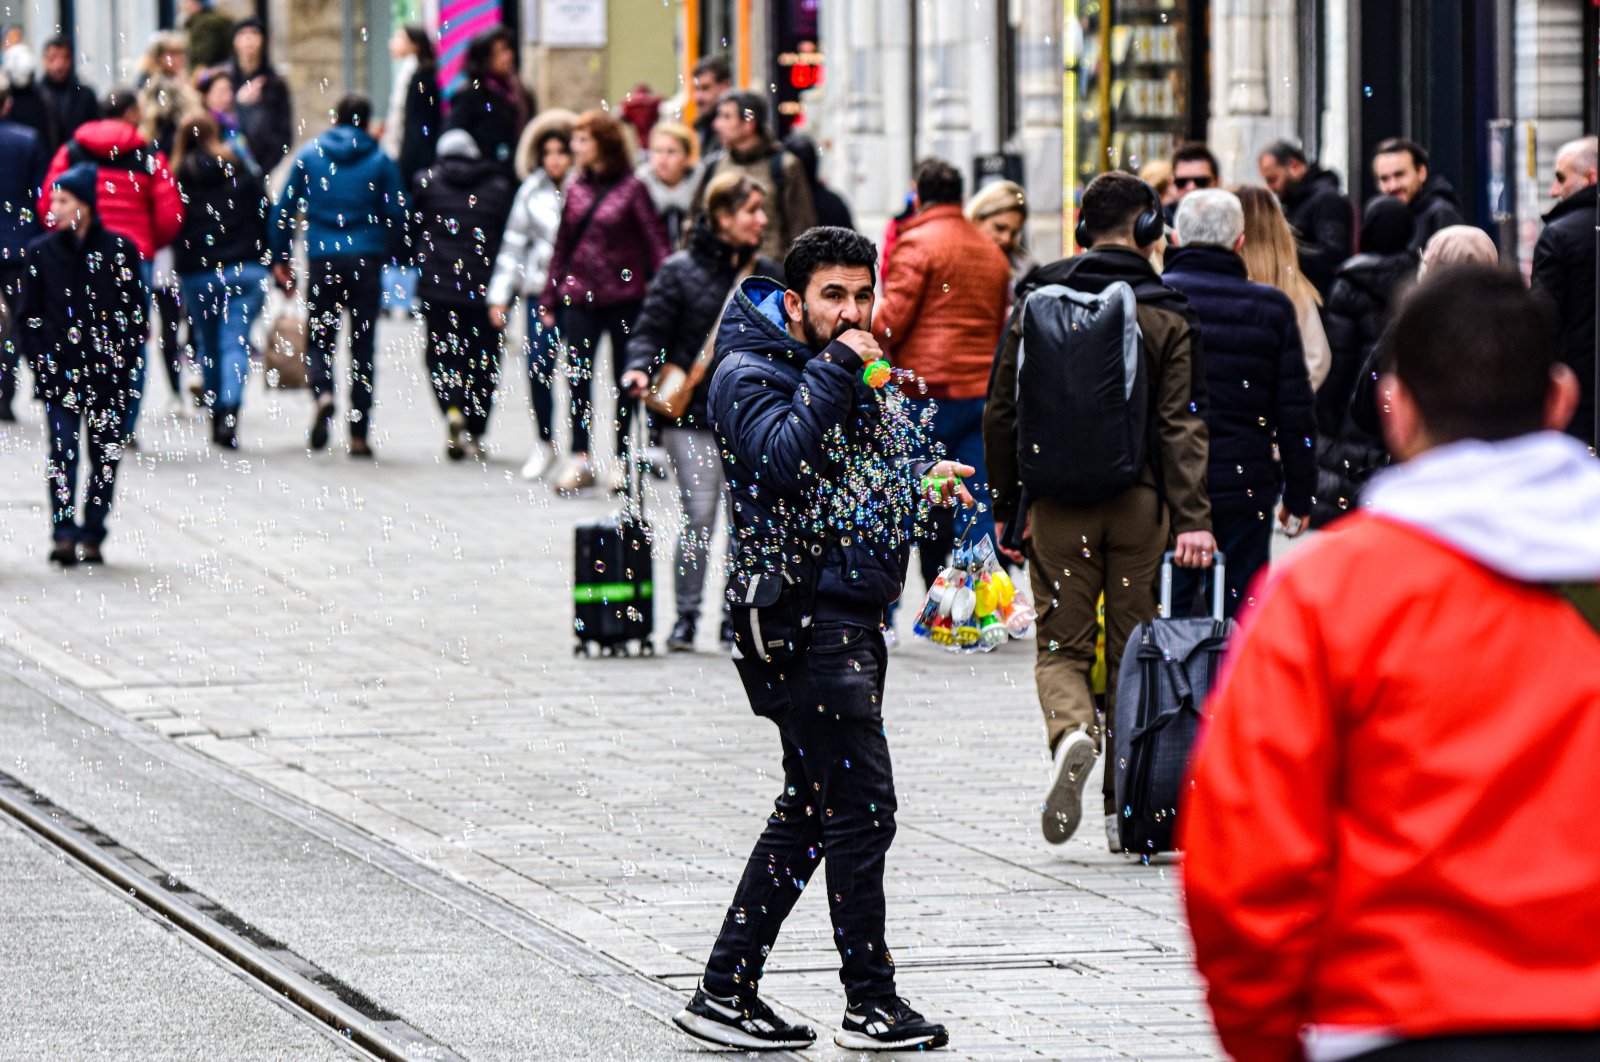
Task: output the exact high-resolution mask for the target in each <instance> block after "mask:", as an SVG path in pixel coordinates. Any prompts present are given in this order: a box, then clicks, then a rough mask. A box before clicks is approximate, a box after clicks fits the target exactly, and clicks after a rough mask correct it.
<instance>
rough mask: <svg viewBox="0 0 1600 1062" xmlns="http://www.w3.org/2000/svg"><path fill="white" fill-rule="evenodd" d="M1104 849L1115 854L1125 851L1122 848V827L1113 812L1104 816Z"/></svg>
mask: <svg viewBox="0 0 1600 1062" xmlns="http://www.w3.org/2000/svg"><path fill="white" fill-rule="evenodd" d="M1106 847H1107V848H1110V849H1111V850H1112V851H1113V852H1117V853H1122V852H1126V851H1127V849H1126V848H1124V847H1122V826H1121V825H1120V824H1119V820H1118V818H1117V815H1116V813H1115V812H1113V813H1112V814H1110V815H1107V816H1106Z"/></svg>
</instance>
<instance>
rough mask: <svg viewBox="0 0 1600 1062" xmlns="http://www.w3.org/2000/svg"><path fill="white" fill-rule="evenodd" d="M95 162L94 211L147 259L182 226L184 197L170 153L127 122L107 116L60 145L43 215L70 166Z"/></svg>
mask: <svg viewBox="0 0 1600 1062" xmlns="http://www.w3.org/2000/svg"><path fill="white" fill-rule="evenodd" d="M80 162H93V163H94V164H95V165H96V167H97V168H98V169H99V173H100V184H99V187H98V189H97V192H96V198H97V200H98V202H97V203H96V205H95V216H96V217H97V218H99V219H100V222H101V223H102V224H103V225H105V227H106V228H107V229H110V230H111V231H112V232H116V233H120V234H121V235H123V236H126V237H128V239H130V240H132V241H133V242H134V245H135V246H136V247H138V248H139V256H140V257H141V258H143V259H144V260H145V261H149V260H150V258H151V257H153V256H154V255H155V253H156V252H157V251H159V250H161V248H163V247H165V246H166V245H167V244H169V243H171V242H172V241H173V240H174V239H176V238H177V235H178V230H179V229H180V228H182V227H183V199H182V198H181V197H180V196H179V195H178V184H177V182H176V181H174V180H173V179H172V172H171V171H170V170H169V169H168V168H167V157H166V156H165V155H163V154H162V153H161V152H159V151H156V150H155V149H154V148H152V147H151V146H150V142H149V141H148V140H146V139H145V138H144V137H142V136H140V135H139V130H138V129H136V128H134V127H133V126H131V125H129V124H128V123H127V122H123V121H118V120H117V119H114V118H105V119H102V120H100V121H97V122H89V123H88V124H86V125H83V126H80V127H79V129H78V132H77V134H76V135H74V136H73V138H72V139H71V140H69V141H67V142H66V143H65V144H62V145H61V147H60V148H58V149H57V150H56V157H55V158H54V159H52V160H50V171H49V172H48V173H47V174H46V175H45V179H44V189H43V192H42V193H41V194H40V196H39V216H40V217H46V216H47V215H48V214H49V213H50V186H51V185H52V184H54V183H55V179H56V178H57V177H59V176H61V175H62V174H63V173H65V172H66V171H67V169H68V167H70V166H73V165H76V164H77V163H80Z"/></svg>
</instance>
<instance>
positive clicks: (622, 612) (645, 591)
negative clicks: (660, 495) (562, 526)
mask: <svg viewBox="0 0 1600 1062" xmlns="http://www.w3.org/2000/svg"><path fill="white" fill-rule="evenodd" d="M634 419H635V421H637V422H639V423H640V424H642V423H643V421H644V416H643V414H642V413H640V414H636V415H635V417H634ZM626 460H627V462H628V490H627V495H626V497H625V498H624V501H623V505H622V509H621V510H620V511H618V512H617V513H616V514H615V515H613V516H611V517H609V518H608V519H605V520H601V521H599V522H598V523H593V524H583V525H580V526H579V527H578V528H577V529H576V530H575V531H574V534H573V538H574V542H573V556H574V559H575V561H574V566H573V577H572V611H573V621H572V627H573V631H574V633H576V634H577V637H578V640H577V645H576V647H575V650H574V651H575V652H576V653H577V654H578V655H580V656H582V655H588V654H589V653H590V652H591V650H598V651H599V652H600V653H601V654H603V655H605V656H629V655H631V654H632V652H633V650H634V649H637V650H638V651H639V654H640V655H641V656H653V655H655V646H654V645H653V644H652V643H651V641H650V636H651V634H652V632H653V631H654V629H655V603H654V597H655V578H654V571H655V564H654V561H653V560H652V558H651V555H650V541H651V532H650V523H649V521H647V520H646V519H645V515H644V484H643V481H642V478H643V477H642V472H641V469H640V467H639V460H638V449H637V447H636V446H634V445H631V441H630V446H629V448H628V453H627V455H626Z"/></svg>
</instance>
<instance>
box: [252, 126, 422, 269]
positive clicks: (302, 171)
mask: <svg viewBox="0 0 1600 1062" xmlns="http://www.w3.org/2000/svg"><path fill="white" fill-rule="evenodd" d="M301 213H304V214H305V241H306V257H307V258H309V259H311V260H312V261H314V262H315V261H320V260H322V259H327V258H340V257H344V256H347V255H358V256H360V257H363V258H378V259H388V258H390V257H391V256H392V255H391V247H392V246H393V244H394V241H395V239H397V238H398V237H399V236H400V235H401V234H402V233H403V232H404V226H405V199H404V196H403V195H402V194H401V188H400V170H399V168H398V167H396V166H395V164H394V162H393V161H392V160H391V159H390V158H389V156H388V155H386V154H384V153H383V149H382V148H380V147H379V146H378V142H377V141H376V140H374V139H372V137H371V136H369V135H367V133H366V132H365V131H364V130H361V129H357V128H356V127H355V126H351V125H336V126H334V127H333V128H332V129H329V130H328V131H327V132H326V133H323V134H322V135H321V136H319V137H317V138H316V139H315V140H313V141H311V143H309V144H307V145H306V146H305V147H303V148H301V149H300V152H299V154H297V155H296V156H295V157H294V165H293V168H292V169H291V170H290V171H289V180H288V181H287V182H286V183H285V184H284V186H283V191H282V193H280V194H279V196H278V203H277V206H276V208H275V209H274V211H273V224H272V228H271V233H270V239H271V245H272V257H273V260H274V261H278V262H287V261H289V259H290V253H291V252H290V248H291V245H292V243H293V237H294V232H295V229H296V228H297V224H296V219H297V218H298V216H299V215H300V214H301Z"/></svg>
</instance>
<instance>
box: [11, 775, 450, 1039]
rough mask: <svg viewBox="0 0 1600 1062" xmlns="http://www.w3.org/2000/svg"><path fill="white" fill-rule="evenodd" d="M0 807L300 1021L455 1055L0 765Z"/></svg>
mask: <svg viewBox="0 0 1600 1062" xmlns="http://www.w3.org/2000/svg"><path fill="white" fill-rule="evenodd" d="M0 811H3V812H4V813H5V814H7V815H9V816H10V817H11V818H12V819H14V820H16V821H17V822H18V823H19V824H21V825H22V826H23V827H25V828H26V829H27V830H28V831H29V832H31V833H32V834H34V835H35V836H36V837H38V838H39V839H41V840H42V841H44V842H45V843H46V844H47V845H49V846H50V847H51V848H54V849H56V850H57V851H59V852H61V853H63V854H64V855H66V856H69V857H71V858H72V859H73V860H74V861H75V862H77V863H78V864H79V865H80V866H82V867H83V868H84V869H86V870H88V871H90V872H92V873H93V874H95V875H97V876H98V877H99V878H101V879H103V880H104V882H105V883H106V884H107V885H108V886H110V887H111V888H112V889H113V890H114V891H115V892H117V893H118V894H120V895H121V896H122V897H123V898H124V899H126V900H128V901H129V902H131V903H135V904H139V905H142V906H144V907H146V908H148V909H149V910H150V911H152V912H154V914H155V915H157V916H158V917H159V919H160V920H161V921H162V922H163V923H164V924H166V925H168V926H170V927H171V928H173V929H176V930H180V931H182V932H184V933H186V934H187V935H188V936H189V937H191V938H193V939H194V940H195V941H196V942H198V943H199V944H200V945H201V946H202V947H203V948H204V949H206V950H207V951H209V952H212V953H214V955H215V956H217V957H220V958H221V959H223V960H225V962H226V964H228V965H231V966H233V967H235V968H236V969H237V970H239V971H240V972H241V973H243V974H244V976H246V977H247V978H248V979H249V980H251V981H253V982H254V983H255V984H256V986H257V987H258V988H260V989H263V990H265V991H266V993H267V994H268V995H270V996H272V997H274V998H275V999H277V1000H278V1001H279V1002H281V1003H284V1004H286V1005H287V1006H288V1007H289V1008H291V1009H292V1010H293V1011H295V1012H297V1013H298V1014H299V1015H300V1016H301V1017H302V1018H303V1019H304V1020H306V1021H308V1022H311V1023H313V1024H317V1025H320V1026H324V1027H325V1028H326V1029H327V1030H330V1031H331V1032H332V1033H333V1035H335V1036H336V1037H338V1038H339V1039H340V1040H341V1041H342V1042H344V1043H345V1044H346V1045H347V1046H349V1047H352V1048H355V1049H356V1050H357V1051H359V1052H361V1053H362V1054H365V1055H366V1056H368V1057H371V1058H377V1059H384V1060H385V1062H407V1060H412V1059H436V1060H440V1062H462V1060H461V1056H459V1055H457V1054H456V1053H455V1052H454V1051H452V1050H450V1049H449V1048H448V1047H446V1046H445V1045H443V1044H441V1043H438V1042H437V1041H435V1040H433V1039H431V1038H430V1037H429V1036H427V1035H426V1034H425V1033H423V1032H421V1031H420V1030H418V1029H416V1028H414V1027H412V1026H411V1025H408V1024H407V1023H406V1022H405V1021H404V1020H403V1019H402V1018H400V1016H399V1015H397V1014H394V1013H391V1012H390V1011H387V1010H385V1009H384V1008H383V1007H381V1006H379V1005H378V1004H376V1003H374V1002H373V1001H372V1000H370V999H368V998H367V997H366V996H363V995H362V994H361V993H360V992H358V991H356V990H355V989H354V988H352V987H350V986H349V985H347V984H345V983H344V982H342V981H340V980H339V979H338V978H336V977H334V976H333V975H331V974H329V973H327V972H326V971H323V970H321V969H319V968H317V967H316V966H314V965H313V964H312V963H311V962H309V961H308V960H306V959H304V958H302V957H301V956H299V955H297V954H295V953H294V952H293V951H290V950H289V948H288V947H287V946H285V945H284V944H282V943H281V942H279V941H277V940H274V939H273V938H272V937H270V936H268V935H266V934H265V933H262V932H261V931H260V930H257V929H255V928H254V927H252V926H250V925H249V924H248V923H246V922H245V921H244V920H243V919H241V918H240V917H239V916H238V915H236V914H234V913H233V912H232V911H229V910H228V909H227V908H225V907H223V906H221V905H220V904H218V903H217V902H215V901H214V900H212V899H210V898H208V897H206V896H204V895H202V894H200V893H198V892H196V891H194V890H193V889H191V888H189V887H188V886H187V885H185V884H183V882H182V881H180V880H179V879H178V878H177V877H176V876H174V875H172V874H169V873H167V872H166V871H164V870H162V869H161V868H160V867H158V866H156V865H155V864H153V863H151V862H150V861H149V860H147V859H145V858H143V857H142V856H140V855H138V854H137V853H135V852H132V851H130V850H129V849H127V848H125V847H123V846H122V845H121V844H120V843H118V842H117V841H116V839H114V838H112V837H109V836H107V835H106V834H104V833H102V832H101V831H99V830H97V829H95V827H94V826H92V825H90V824H89V823H87V822H85V821H83V820H82V819H80V818H78V817H77V816H75V815H73V814H72V813H71V812H69V811H66V810H65V809H64V808H61V807H60V806H58V805H56V804H55V803H53V802H52V801H50V800H49V799H48V798H47V797H44V796H43V795H41V794H39V793H37V792H35V791H34V790H32V789H31V788H29V787H28V786H27V785H26V784H25V783H24V782H22V781H21V780H19V779H17V778H15V777H14V776H12V775H10V774H7V773H6V772H4V771H0Z"/></svg>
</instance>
